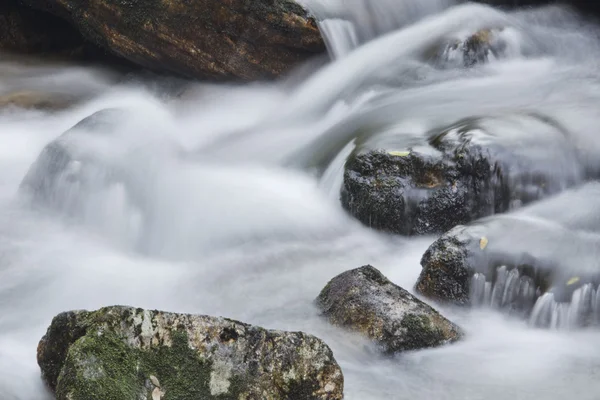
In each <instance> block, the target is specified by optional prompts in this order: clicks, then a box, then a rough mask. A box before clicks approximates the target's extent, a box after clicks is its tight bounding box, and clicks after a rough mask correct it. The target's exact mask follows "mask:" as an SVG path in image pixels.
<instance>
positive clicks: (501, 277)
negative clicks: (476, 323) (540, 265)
mask: <svg viewBox="0 0 600 400" xmlns="http://www.w3.org/2000/svg"><path fill="white" fill-rule="evenodd" d="M470 290H471V293H470V298H471V304H472V305H473V306H475V307H491V308H494V309H498V310H505V311H508V312H509V313H511V314H517V315H521V316H524V317H527V318H528V320H529V324H530V325H531V326H535V327H540V328H551V329H573V328H578V327H586V326H590V325H600V287H598V286H596V287H595V286H594V284H592V283H586V284H584V285H582V286H581V287H579V288H577V289H575V290H574V291H573V294H572V296H571V299H570V301H569V302H565V301H557V300H556V298H555V294H554V293H553V292H552V289H550V290H549V291H547V292H545V293H542V292H541V289H540V288H539V287H537V286H536V284H535V282H534V280H533V278H531V277H529V276H526V275H523V274H521V273H520V272H519V270H518V269H517V268H513V269H508V267H506V266H501V267H498V268H496V271H495V280H493V281H490V280H488V279H487V278H486V275H485V274H482V273H479V272H478V273H476V274H474V275H473V276H472V277H471V289H470Z"/></svg>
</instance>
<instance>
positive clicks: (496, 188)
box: [341, 115, 597, 235]
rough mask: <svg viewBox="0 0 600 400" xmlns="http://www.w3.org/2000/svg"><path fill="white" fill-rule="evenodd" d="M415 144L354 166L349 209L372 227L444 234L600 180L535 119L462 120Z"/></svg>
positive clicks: (561, 137) (367, 150)
mask: <svg viewBox="0 0 600 400" xmlns="http://www.w3.org/2000/svg"><path fill="white" fill-rule="evenodd" d="M521 130H522V131H521ZM515 132H516V134H515ZM412 139H414V141H416V144H412V145H410V146H408V147H401V148H399V149H393V148H392V149H390V146H389V145H386V147H387V148H388V150H381V149H377V148H375V149H373V148H372V147H370V146H367V147H364V148H359V149H358V150H357V151H356V152H355V153H353V154H352V155H351V156H350V157H349V159H348V160H347V162H346V166H345V172H344V182H343V186H342V193H341V200H342V205H343V206H344V208H345V209H346V210H348V211H349V212H350V214H352V215H353V216H354V217H356V218H357V219H358V220H360V221H361V222H362V223H364V224H365V225H367V226H369V227H372V228H375V229H379V230H382V231H386V232H391V233H397V234H403V235H422V234H437V233H442V232H445V231H447V230H449V229H451V228H452V227H454V226H456V225H460V224H465V223H467V222H469V221H472V220H474V219H477V218H481V217H484V216H488V215H492V214H495V213H501V212H505V211H507V210H510V209H514V208H518V207H520V206H522V205H524V204H527V203H530V202H532V201H535V200H539V199H542V198H545V197H548V196H550V195H552V194H555V193H558V192H560V191H561V190H564V189H565V188H568V187H571V186H573V185H575V184H577V183H581V182H584V181H585V180H586V179H592V178H594V177H595V176H597V171H594V170H593V169H588V168H586V166H585V165H583V161H582V158H581V157H578V152H577V149H575V147H574V144H573V143H572V142H569V139H568V135H566V134H565V133H564V132H563V131H562V130H561V129H560V128H559V127H557V126H556V125H555V124H553V123H552V122H548V121H545V120H544V119H543V118H539V117H537V116H534V115H529V116H508V117H489V118H480V119H473V120H468V121H461V122H459V123H457V124H456V125H454V126H452V127H449V128H444V129H443V130H441V132H440V131H436V132H432V133H430V134H427V135H426V137H425V138H424V139H421V138H412Z"/></svg>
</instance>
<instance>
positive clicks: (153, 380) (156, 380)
mask: <svg viewBox="0 0 600 400" xmlns="http://www.w3.org/2000/svg"><path fill="white" fill-rule="evenodd" d="M150 382H152V384H153V385H154V386H157V387H160V382H159V381H158V378H157V377H155V376H154V375H150Z"/></svg>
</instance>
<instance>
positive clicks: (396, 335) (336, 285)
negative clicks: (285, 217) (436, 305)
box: [317, 265, 462, 353]
mask: <svg viewBox="0 0 600 400" xmlns="http://www.w3.org/2000/svg"><path fill="white" fill-rule="evenodd" d="M317 305H318V307H319V308H320V309H321V310H322V312H323V315H324V316H325V317H326V318H327V319H328V320H329V321H330V322H331V323H332V324H334V325H337V326H341V327H344V328H348V329H350V330H353V331H356V332H359V333H361V334H362V335H364V336H365V337H367V338H369V339H371V340H373V342H374V343H376V344H377V345H378V346H379V347H380V348H381V349H382V350H383V351H384V352H385V353H397V352H402V351H407V350H417V349H423V348H428V347H436V346H441V345H444V344H447V343H451V342H454V341H456V340H458V339H459V338H460V337H461V335H462V333H461V331H460V328H458V327H457V326H456V325H454V324H453V323H452V322H450V321H448V320H447V319H446V318H444V317H443V316H442V315H441V314H439V313H438V312H437V311H435V310H434V309H433V308H431V307H430V306H428V305H427V304H425V303H423V302H422V301H420V300H419V299H417V298H416V297H414V296H413V295H411V294H410V293H409V292H407V291H406V290H404V289H402V288H401V287H399V286H397V285H394V284H393V283H392V282H390V281H389V280H388V279H387V278H386V277H385V276H383V274H381V272H379V271H378V270H377V269H375V268H373V267H372V266H370V265H367V266H364V267H361V268H358V269H354V270H351V271H347V272H344V273H342V274H340V275H338V276H336V277H335V278H333V279H332V280H331V281H330V282H329V283H328V284H327V286H325V288H324V289H323V291H322V292H321V294H320V295H319V297H318V298H317Z"/></svg>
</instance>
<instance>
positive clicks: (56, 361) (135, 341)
mask: <svg viewBox="0 0 600 400" xmlns="http://www.w3.org/2000/svg"><path fill="white" fill-rule="evenodd" d="M38 364H39V365H40V367H41V370H42V376H43V378H44V380H45V381H46V382H47V384H48V386H49V387H50V388H51V389H52V390H53V391H54V392H55V393H56V397H57V399H58V400H62V399H70V400H90V399H148V400H150V399H152V400H156V399H161V398H165V399H173V400H178V399H179V400H182V399H192V398H194V399H224V398H227V399H242V398H243V399H259V398H269V399H299V400H300V399H315V400H316V399H342V398H343V385H344V381H343V376H342V371H341V370H340V367H339V366H338V364H337V363H336V361H335V359H334V358H333V354H332V352H331V350H330V349H329V347H328V346H327V345H326V344H325V343H324V342H323V341H321V340H320V339H318V338H316V337H314V336H311V335H308V334H304V333H301V332H282V331H272V330H266V329H263V328H259V327H255V326H251V325H248V324H244V323H241V322H237V321H233V320H229V319H225V318H215V317H208V316H199V315H188V314H174V313H167V312H160V311H149V310H142V309H139V308H138V309H135V308H130V307H107V308H103V309H100V310H98V311H94V312H88V311H72V312H68V313H63V314H60V315H58V316H57V317H55V318H54V319H53V321H52V324H51V325H50V327H49V329H48V331H47V333H46V335H45V336H44V337H43V338H42V340H41V341H40V344H39V346H38Z"/></svg>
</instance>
